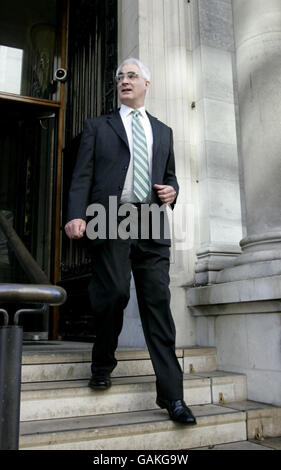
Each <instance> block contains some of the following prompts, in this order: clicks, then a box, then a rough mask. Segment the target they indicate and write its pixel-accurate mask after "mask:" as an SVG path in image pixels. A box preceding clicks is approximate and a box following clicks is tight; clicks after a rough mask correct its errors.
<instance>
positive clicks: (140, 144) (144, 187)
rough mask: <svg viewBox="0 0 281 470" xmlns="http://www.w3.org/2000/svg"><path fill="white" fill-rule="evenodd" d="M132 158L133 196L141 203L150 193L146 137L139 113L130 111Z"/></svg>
mask: <svg viewBox="0 0 281 470" xmlns="http://www.w3.org/2000/svg"><path fill="white" fill-rule="evenodd" d="M132 114H133V119H132V133H133V156H134V194H135V196H136V197H137V198H138V200H139V201H140V202H143V201H144V200H145V199H146V198H147V196H148V194H149V192H150V178H149V166H148V151H147V143H146V136H145V133H144V129H143V127H142V124H141V122H140V119H139V114H140V112H139V111H138V110H135V111H132Z"/></svg>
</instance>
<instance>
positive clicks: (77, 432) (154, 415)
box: [20, 404, 247, 450]
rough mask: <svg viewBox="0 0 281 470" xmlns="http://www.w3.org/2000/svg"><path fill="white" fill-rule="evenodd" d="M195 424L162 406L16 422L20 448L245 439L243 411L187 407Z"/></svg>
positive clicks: (166, 445) (155, 446)
mask: <svg viewBox="0 0 281 470" xmlns="http://www.w3.org/2000/svg"><path fill="white" fill-rule="evenodd" d="M191 409H192V412H193V413H194V415H195V416H196V417H197V425H196V426H184V425H180V424H176V423H174V422H173V421H171V420H170V419H169V417H168V414H167V412H166V411H165V410H160V409H159V408H158V409H157V410H146V411H130V412H128V413H113V414H109V415H103V416H101V415H97V416H84V417H79V418H64V419H53V420H45V421H37V422H25V423H21V432H20V434H21V435H20V449H22V450H95V449H96V450H117V449H118V450H124V449H126V450H163V449H164V450H175V449H178V450H183V449H192V448H196V447H197V448H198V447H203V446H210V445H216V444H221V443H226V442H233V441H245V440H246V439H247V433H246V413H245V412H244V411H238V410H234V409H232V408H231V407H229V408H227V407H226V406H224V407H222V406H219V405H214V404H207V405H201V406H193V407H191Z"/></svg>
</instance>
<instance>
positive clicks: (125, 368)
mask: <svg viewBox="0 0 281 470" xmlns="http://www.w3.org/2000/svg"><path fill="white" fill-rule="evenodd" d="M117 356H118V366H117V368H116V369H115V370H114V372H113V378H112V387H111V388H110V389H109V390H107V391H93V390H91V389H90V388H89V387H88V386H87V384H88V379H89V375H90V360H91V345H90V344H87V343H69V342H60V341H58V342H51V341H50V342H46V343H42V342H40V343H38V344H35V345H31V344H30V345H28V344H25V345H24V351H23V361H22V363H23V365H22V391H21V428H20V449H22V450H24V449H32V450H43V449H45V450H78V449H79V450H117V449H122V450H161V449H165V450H168V449H169V450H183V449H196V448H200V447H204V446H214V445H216V444H222V443H228V442H236V441H245V440H247V439H253V438H255V437H256V438H259V439H262V438H263V437H267V436H268V437H274V436H279V435H281V428H280V422H281V419H280V418H281V408H275V407H272V406H270V405H265V404H261V403H256V402H251V401H248V400H247V381H246V376H245V375H243V374H234V373H231V372H225V371H219V370H217V365H216V350H215V348H200V347H191V348H186V349H178V350H177V356H178V359H179V362H180V364H181V366H182V368H183V370H184V372H185V376H184V394H185V401H186V403H187V404H188V405H189V406H190V407H191V409H192V411H193V413H194V415H195V416H196V418H197V426H192V427H188V426H182V425H180V424H176V423H174V422H173V421H171V420H170V419H169V416H168V414H167V412H166V410H161V409H159V408H158V407H157V405H156V404H155V398H156V397H155V377H154V375H153V369H152V366H151V361H150V359H149V355H148V352H147V351H146V350H132V349H128V350H119V351H118V354H117ZM167 380H169V378H168V377H167Z"/></svg>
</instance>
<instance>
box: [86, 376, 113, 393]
mask: <svg viewBox="0 0 281 470" xmlns="http://www.w3.org/2000/svg"><path fill="white" fill-rule="evenodd" d="M88 385H89V387H90V388H93V389H94V390H107V389H108V388H109V387H111V380H110V376H109V375H94V374H93V375H92V377H91V379H90V381H89V384H88Z"/></svg>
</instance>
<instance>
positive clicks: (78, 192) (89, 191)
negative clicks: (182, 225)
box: [67, 111, 179, 244]
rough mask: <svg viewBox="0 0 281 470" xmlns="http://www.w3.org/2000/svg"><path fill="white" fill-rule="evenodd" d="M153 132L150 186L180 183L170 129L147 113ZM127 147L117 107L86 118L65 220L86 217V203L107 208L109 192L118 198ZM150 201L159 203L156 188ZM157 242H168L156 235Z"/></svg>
mask: <svg viewBox="0 0 281 470" xmlns="http://www.w3.org/2000/svg"><path fill="white" fill-rule="evenodd" d="M148 117H149V119H150V122H151V126H152V132H153V159H152V181H151V183H152V187H153V185H154V184H166V185H171V186H173V187H174V188H175V190H176V192H177V194H178V190H179V186H178V183H177V179H176V176H175V159H174V150H173V133H172V129H171V128H169V127H168V126H166V125H165V124H164V123H162V122H161V121H159V120H158V119H156V118H155V117H153V116H151V115H150V114H148ZM129 161H130V150H129V144H128V140H127V135H126V131H125V128H124V126H123V122H122V119H121V117H120V114H119V111H116V112H115V113H112V114H109V115H103V116H99V117H97V118H93V119H88V120H87V121H86V122H85V126H84V131H83V134H82V138H81V143H80V148H79V152H78V156H77V162H76V166H75V169H74V172H73V177H72V183H71V187H70V192H69V203H68V213H67V220H68V221H69V220H72V219H85V220H86V209H87V207H88V205H89V204H92V203H99V204H102V205H103V206H104V207H105V209H107V208H108V201H109V196H117V204H119V202H120V197H121V194H122V190H123V186H124V182H125V178H126V173H127V169H128V166H129ZM151 202H152V203H157V204H158V205H161V204H162V203H161V201H160V199H159V198H158V196H157V193H156V191H155V190H153V191H152V201H151ZM159 243H164V244H169V241H168V240H163V239H162V237H160V239H159Z"/></svg>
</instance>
